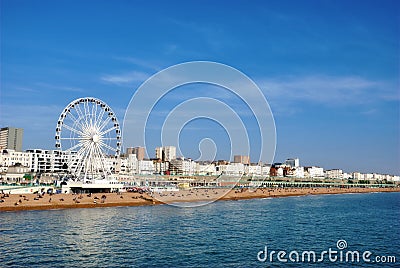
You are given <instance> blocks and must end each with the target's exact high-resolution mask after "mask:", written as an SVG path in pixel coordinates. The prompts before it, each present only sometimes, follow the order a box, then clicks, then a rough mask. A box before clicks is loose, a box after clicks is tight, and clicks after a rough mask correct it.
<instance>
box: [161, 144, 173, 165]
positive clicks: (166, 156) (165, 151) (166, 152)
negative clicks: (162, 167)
mask: <svg viewBox="0 0 400 268" xmlns="http://www.w3.org/2000/svg"><path fill="white" fill-rule="evenodd" d="M156 158H158V159H160V160H161V161H163V162H164V161H171V160H173V159H176V147H175V146H163V147H157V148H156Z"/></svg>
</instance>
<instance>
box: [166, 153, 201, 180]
mask: <svg viewBox="0 0 400 268" xmlns="http://www.w3.org/2000/svg"><path fill="white" fill-rule="evenodd" d="M169 169H170V171H171V174H176V175H186V176H192V175H194V174H195V172H196V162H194V161H193V160H192V159H185V158H183V157H182V158H177V159H172V160H171V161H170V167H169Z"/></svg>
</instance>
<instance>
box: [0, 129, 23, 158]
mask: <svg viewBox="0 0 400 268" xmlns="http://www.w3.org/2000/svg"><path fill="white" fill-rule="evenodd" d="M23 134H24V130H23V129H22V128H14V127H4V128H1V129H0V150H3V149H12V150H14V151H17V152H21V151H22V138H23Z"/></svg>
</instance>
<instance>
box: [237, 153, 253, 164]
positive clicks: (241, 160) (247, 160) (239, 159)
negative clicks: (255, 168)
mask: <svg viewBox="0 0 400 268" xmlns="http://www.w3.org/2000/svg"><path fill="white" fill-rule="evenodd" d="M233 162H234V163H241V164H244V165H250V156H248V155H235V156H234V157H233Z"/></svg>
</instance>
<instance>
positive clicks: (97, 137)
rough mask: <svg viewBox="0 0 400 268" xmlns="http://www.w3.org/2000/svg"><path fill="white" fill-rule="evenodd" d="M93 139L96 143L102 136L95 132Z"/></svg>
mask: <svg viewBox="0 0 400 268" xmlns="http://www.w3.org/2000/svg"><path fill="white" fill-rule="evenodd" d="M92 141H93V142H94V143H98V142H99V141H100V136H99V135H97V134H94V135H93V136H92Z"/></svg>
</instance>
